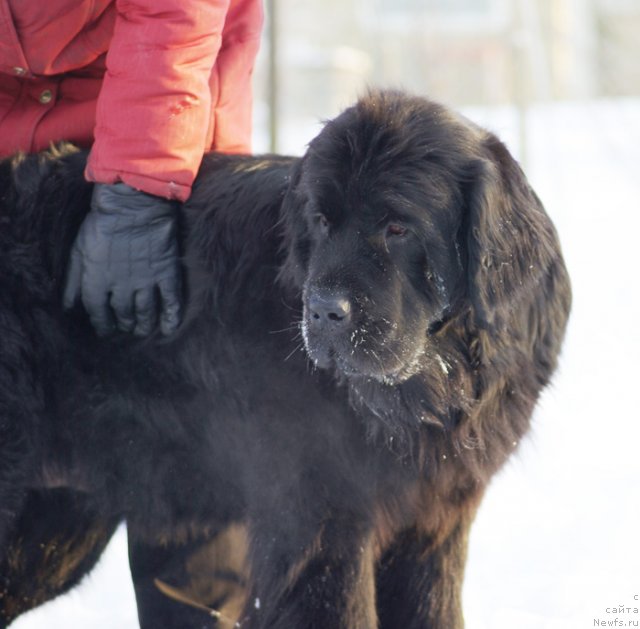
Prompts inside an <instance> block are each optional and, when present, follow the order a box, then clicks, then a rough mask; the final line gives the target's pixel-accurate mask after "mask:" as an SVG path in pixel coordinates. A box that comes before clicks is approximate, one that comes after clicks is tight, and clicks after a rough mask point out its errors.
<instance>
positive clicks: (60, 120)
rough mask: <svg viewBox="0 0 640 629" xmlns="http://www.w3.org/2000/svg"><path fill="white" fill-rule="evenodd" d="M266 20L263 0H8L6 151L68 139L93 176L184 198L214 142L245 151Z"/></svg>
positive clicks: (1, 6)
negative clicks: (85, 156) (86, 151)
mask: <svg viewBox="0 0 640 629" xmlns="http://www.w3.org/2000/svg"><path fill="white" fill-rule="evenodd" d="M261 26H262V7H261V4H260V0H47V2H25V1H24V0H0V154H4V155H7V154H10V153H12V152H14V151H16V150H24V151H38V150H40V149H43V148H46V147H47V146H48V145H49V144H50V142H52V141H57V140H69V141H72V142H75V143H78V144H80V145H84V146H92V149H91V152H90V155H89V162H88V165H87V170H86V176H87V178H88V179H89V180H91V181H99V182H102V183H113V182H115V181H123V182H125V183H127V184H129V185H130V186H133V187H135V188H139V189H141V190H144V191H145V192H148V193H151V194H155V195H158V196H164V197H168V198H176V199H180V200H184V199H186V198H187V197H188V196H189V193H190V190H191V184H192V182H193V179H194V177H195V173H196V171H197V169H198V166H199V165H200V161H201V159H202V155H203V153H204V152H205V151H206V150H208V149H210V148H215V149H216V150H219V151H225V152H247V151H248V150H249V144H250V133H251V122H250V119H251V73H252V70H253V64H254V60H255V56H256V53H257V50H258V44H259V39H260V31H261ZM107 51H108V53H107Z"/></svg>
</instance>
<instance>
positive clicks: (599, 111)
mask: <svg viewBox="0 0 640 629" xmlns="http://www.w3.org/2000/svg"><path fill="white" fill-rule="evenodd" d="M266 10H267V22H266V25H265V31H264V43H263V46H262V50H261V54H260V58H259V62H258V66H257V68H256V73H255V98H256V102H255V142H254V145H255V150H256V151H257V152H266V151H272V150H275V151H278V152H284V153H292V154H300V153H301V152H302V151H304V147H305V145H306V143H307V142H308V141H309V140H310V139H311V138H312V137H313V136H314V135H316V133H317V132H318V131H319V129H320V127H321V122H322V120H324V119H327V118H330V117H332V116H334V115H335V114H337V113H338V112H339V111H340V110H341V109H342V108H344V107H346V106H348V105H349V104H351V103H352V102H353V101H354V100H355V99H356V98H357V97H358V95H359V94H362V93H363V92H364V91H365V90H366V89H367V87H369V86H371V87H378V86H381V87H394V88H403V89H407V90H409V91H411V92H413V93H417V94H421V95H425V96H428V97H431V98H433V99H435V100H439V101H442V102H444V103H446V104H448V105H450V106H452V107H455V108H456V109H458V110H460V111H461V112H462V113H464V114H465V115H467V116H468V117H470V118H472V119H473V120H475V121H476V122H478V123H480V124H482V125H484V126H486V127H487V128H489V129H491V130H492V131H494V132H496V133H497V134H498V135H499V136H500V137H502V138H503V139H504V140H505V141H506V143H507V145H508V146H509V148H510V150H511V151H512V153H513V154H514V155H515V156H516V157H517V158H518V159H519V160H520V162H521V163H522V165H523V167H524V169H525V171H526V172H527V174H528V177H529V179H530V181H531V183H532V185H533V187H534V188H535V189H536V191H537V192H538V194H539V196H540V197H541V198H542V200H543V202H544V204H545V206H546V208H547V211H548V212H549V214H550V215H551V217H552V219H553V220H554V222H555V224H556V226H557V228H558V231H559V233H560V238H561V241H562V243H563V248H564V253H565V257H566V259H567V263H568V266H569V271H570V273H571V276H572V281H573V289H574V307H573V314H572V319H571V322H570V327H569V332H568V335H567V340H566V344H565V348H564V352H563V355H562V359H561V365H560V369H559V371H558V373H557V376H556V378H555V381H554V384H553V386H552V387H551V388H550V389H549V390H548V391H547V392H546V393H545V395H544V396H543V398H542V400H541V402H540V404H539V407H538V410H537V412H536V415H535V418H534V425H533V429H532V432H531V436H530V437H529V438H528V439H527V440H525V441H524V442H523V443H522V446H521V448H520V451H519V453H518V456H517V457H515V458H514V459H513V460H512V461H511V462H510V463H509V464H508V465H507V466H506V467H505V468H504V470H503V471H502V472H501V473H500V474H499V475H498V476H497V477H496V478H495V480H494V482H493V483H492V485H491V487H490V489H489V491H488V493H487V496H486V499H485V501H484V502H483V504H482V507H481V509H480V512H479V514H478V518H477V521H476V524H475V527H474V529H473V531H472V535H471V540H470V551H469V563H468V568H467V578H466V581H465V589H464V608H465V616H466V623H467V629H565V628H571V629H582V628H587V627H598V626H627V627H633V626H640V613H634V612H633V609H634V608H639V607H640V604H639V601H638V598H640V596H639V595H640V535H639V533H638V531H639V530H640V403H639V402H638V392H639V390H640V386H639V383H638V380H639V378H640V367H639V365H640V360H639V356H640V332H639V325H640V298H639V296H638V294H639V292H640V281H639V279H638V275H639V265H638V255H639V253H640V245H639V243H638V234H640V202H639V199H640V148H639V147H640V0H512V1H507V0H323V2H300V1H299V0H268V1H267V3H266ZM125 544H126V543H125V531H124V529H121V530H120V531H119V532H118V534H117V535H116V537H115V538H114V540H113V542H112V543H111V545H110V548H109V550H108V552H107V553H106V554H105V556H104V558H103V560H102V561H101V564H100V565H99V566H98V568H97V569H96V571H95V572H94V573H93V574H92V575H90V576H89V577H88V578H87V579H85V581H84V583H83V584H82V586H81V587H80V588H78V589H77V590H75V591H74V592H72V593H71V594H70V595H68V596H66V597H63V598H61V599H59V600H57V601H55V602H54V603H52V604H49V605H47V606H45V607H43V608H41V609H39V610H37V611H35V612H33V613H32V614H30V615H28V616H25V617H24V618H23V619H21V620H19V621H18V622H16V623H15V625H14V626H15V627H16V628H17V629H39V628H46V629H57V628H58V627H59V628H62V627H64V628H65V629H70V628H72V629H76V628H77V629H93V628H103V627H104V628H107V627H109V628H112V627H118V628H122V629H129V628H131V629H132V628H134V627H137V621H136V613H135V606H134V601H133V594H132V589H131V585H130V582H129V576H128V568H127V563H126V545H125ZM620 607H622V608H623V609H624V612H623V613H618V612H615V611H612V609H613V608H615V609H616V610H617V609H619V608H620ZM628 608H630V609H631V612H630V613H629V612H628V611H627V609H628ZM615 621H617V625H615V624H614V622H615ZM621 623H624V624H621ZM292 629H296V628H292ZM398 629H402V628H400V627H399V628H398Z"/></svg>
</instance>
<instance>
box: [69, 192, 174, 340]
mask: <svg viewBox="0 0 640 629" xmlns="http://www.w3.org/2000/svg"><path fill="white" fill-rule="evenodd" d="M176 219H177V208H176V203H175V202H174V201H169V200H167V199H163V198H160V197H156V196H153V195H150V194H146V193H145V192H141V191H140V190H135V189H134V188H131V187H130V186H128V185H127V184H124V183H114V184H95V186H94V189H93V196H92V198H91V211H90V212H89V213H88V214H87V216H86V217H85V219H84V221H83V223H82V225H81V226H80V230H79V231H78V235H77V236H76V240H75V242H74V245H73V249H72V251H71V258H70V261H69V268H68V271H67V280H66V286H65V291H64V298H63V301H64V306H65V308H71V307H72V306H73V305H74V303H75V302H76V301H77V300H78V299H79V298H80V299H81V300H82V303H83V304H84V307H85V309H86V310H87V312H88V314H89V317H90V319H91V322H92V323H93V327H94V328H95V330H96V332H97V333H98V335H100V336H104V335H106V334H108V333H110V332H113V331H114V330H115V328H116V327H117V328H118V329H120V330H122V331H125V332H133V333H134V334H135V335H137V336H146V335H148V334H150V333H151V332H152V330H153V329H154V328H155V326H156V324H157V321H158V315H159V320H160V330H161V332H162V333H163V334H170V333H171V332H173V331H174V330H175V329H176V328H177V327H178V324H179V323H180V317H181V308H182V298H181V276H180V264H179V260H178V243H177V240H176Z"/></svg>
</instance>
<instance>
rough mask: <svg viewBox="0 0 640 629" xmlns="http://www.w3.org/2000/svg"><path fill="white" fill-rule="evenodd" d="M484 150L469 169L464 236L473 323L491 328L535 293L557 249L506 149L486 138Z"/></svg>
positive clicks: (549, 226)
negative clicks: (480, 157)
mask: <svg viewBox="0 0 640 629" xmlns="http://www.w3.org/2000/svg"><path fill="white" fill-rule="evenodd" d="M484 149H485V155H486V158H483V159H479V160H476V161H475V162H474V163H473V165H472V173H471V183H470V185H469V187H468V189H467V199H466V216H465V217H464V219H463V231H466V235H465V236H464V238H465V240H466V249H467V265H468V270H467V274H468V292H469V299H470V301H471V305H472V307H473V311H474V315H475V319H476V323H477V324H478V325H479V326H480V327H481V328H485V329H495V328H496V327H497V326H508V325H509V321H510V319H511V315H510V313H512V312H516V311H518V304H519V303H520V302H521V300H523V299H525V298H527V299H530V298H531V297H532V293H537V291H538V286H539V285H540V283H541V280H542V278H543V277H544V275H545V274H546V272H547V270H548V268H549V265H550V264H551V263H552V261H553V260H554V259H555V258H556V257H557V253H556V251H557V248H556V236H555V231H554V228H553V226H552V224H551V222H550V220H549V218H548V216H547V215H546V213H545V211H544V209H543V207H542V204H541V203H540V200H539V199H538V197H537V196H536V194H535V193H534V191H533V190H532V189H531V187H530V185H529V183H528V182H527V180H526V178H525V175H524V173H523V172H522V170H521V169H520V167H519V165H518V164H517V162H516V161H515V160H514V159H513V157H512V156H511V155H510V153H509V151H508V150H507V148H506V147H505V146H504V145H503V144H502V143H501V142H500V141H499V140H498V139H497V138H496V137H495V136H493V135H490V134H489V135H488V136H487V139H486V140H485V144H484Z"/></svg>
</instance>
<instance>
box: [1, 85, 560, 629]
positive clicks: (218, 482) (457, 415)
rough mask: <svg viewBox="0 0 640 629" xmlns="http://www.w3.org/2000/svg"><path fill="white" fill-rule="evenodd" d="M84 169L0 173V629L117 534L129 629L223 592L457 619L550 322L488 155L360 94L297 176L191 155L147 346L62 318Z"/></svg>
mask: <svg viewBox="0 0 640 629" xmlns="http://www.w3.org/2000/svg"><path fill="white" fill-rule="evenodd" d="M84 161H85V155H84V154H83V153H81V152H74V151H73V150H71V149H69V148H64V149H62V150H59V151H51V152H48V153H43V154H40V155H36V156H30V157H17V158H15V159H13V160H7V161H4V162H2V163H1V164H0V195H1V200H0V339H1V343H0V626H1V625H3V624H4V623H7V622H9V621H11V620H12V619H13V618H15V617H16V616H17V615H19V614H20V613H22V612H23V611H25V610H26V609H28V608H30V607H32V606H34V605H37V604H39V603H41V602H42V601H44V600H46V599H47V598H50V597H52V596H55V595H56V594H58V593H60V592H62V591H65V590H67V589H68V588H69V587H71V586H72V585H73V584H74V583H75V582H76V581H77V580H78V578H79V577H80V576H81V575H82V574H83V573H84V572H86V571H87V570H89V569H90V567H91V565H92V564H93V562H94V561H95V560H96V558H97V557H98V555H99V553H100V552H101V550H102V548H103V547H104V544H105V543H106V541H107V540H108V538H109V536H110V535H111V533H112V531H113V528H114V526H115V525H116V523H117V522H118V521H119V519H121V518H124V519H126V521H127V524H128V530H129V536H130V555H131V563H132V573H133V575H134V581H135V585H136V590H137V594H138V602H139V615H140V620H141V625H142V626H143V627H154V628H157V627H191V626H193V627H201V626H205V625H206V624H207V623H208V622H209V623H211V626H223V627H224V626H232V623H231V624H229V620H228V617H229V616H230V615H232V614H231V613H230V612H226V611H225V612H224V613H223V616H222V617H221V618H218V620H216V619H215V618H214V617H213V616H212V615H206V613H205V612H206V608H205V607H204V606H209V607H217V608H218V611H219V610H220V608H222V607H224V609H225V610H226V609H228V603H229V601H228V600H227V599H228V598H229V596H228V592H229V591H230V590H231V589H233V590H234V596H235V598H236V599H237V600H236V603H235V605H236V607H235V609H236V610H239V611H238V612H237V619H238V621H239V623H240V626H242V627H250V628H252V629H254V628H267V627H269V628H271V629H293V628H296V629H303V628H304V629H311V628H317V629H333V628H335V629H338V628H344V629H347V628H348V629H373V628H375V627H380V628H381V629H400V628H402V629H412V628H413V629H418V628H420V629H427V628H429V629H436V628H437V629H458V628H460V627H462V625H463V620H462V612H461V595H460V588H461V582H462V576H463V570H464V563H465V552H466V542H467V535H468V530H469V526H470V524H471V522H472V519H473V516H474V513H475V511H476V508H477V506H478V504H479V501H480V499H481V497H482V494H483V492H484V489H485V487H486V486H487V483H488V481H489V479H490V477H491V476H492V474H493V473H494V472H495V471H496V470H497V469H498V468H499V467H500V466H501V465H502V464H503V463H504V461H505V460H506V459H507V457H508V456H509V455H510V454H511V453H512V452H513V451H514V450H515V449H516V447H517V445H518V442H519V441H520V439H521V437H522V436H523V434H524V433H525V432H526V431H527V428H528V426H529V421H530V417H531V413H532V411H533V408H534V405H535V402H536V399H537V398H538V395H539V393H540V391H541V389H542V388H543V387H544V386H545V385H546V384H547V383H548V382H549V379H550V376H551V374H552V372H553V370H554V368H555V366H556V360H557V356H558V353H559V350H560V345H561V341H562V337H563V334H564V329H565V325H566V321H567V316H568V312H569V306H570V288H569V282H568V278H567V273H566V270H565V266H564V264H563V261H562V257H561V253H560V249H559V245H558V241H557V238H556V235H555V231H554V229H553V227H552V225H551V222H550V220H549V218H548V217H547V215H546V214H545V212H544V210H543V208H542V206H541V204H540V202H539V200H538V198H537V197H536V195H535V194H534V193H533V191H532V190H531V188H530V187H529V185H528V183H527V181H526V179H525V177H524V175H523V173H522V172H521V170H520V168H519V167H518V165H517V164H516V163H515V161H514V160H513V159H512V158H511V156H510V155H509V153H508V151H507V150H506V148H505V147H504V146H503V145H502V144H501V143H500V142H499V141H498V140H497V139H496V138H495V137H494V136H493V135H492V134H490V133H488V132H486V131H484V130H482V129H479V128H477V127H475V126H474V125H472V124H471V123H469V122H468V121H466V120H465V119H463V118H460V117H457V116H456V115H454V114H452V113H451V112H450V111H448V110H447V109H445V108H443V107H441V106H439V105H437V104H434V103H432V102H429V101H427V100H424V99H420V98H412V97H409V96H406V95H403V94H399V93H393V92H380V93H378V92H375V93H371V94H369V95H368V96H367V97H365V98H363V99H362V100H361V101H360V102H359V103H357V104H356V105H355V106H354V107H351V108H350V109H348V110H346V111H345V112H344V113H343V114H341V115H340V116H338V117H337V118H336V119H335V120H333V121H331V122H329V123H328V124H327V125H326V126H325V128H324V129H323V131H322V132H321V133H320V135H319V136H318V137H317V138H316V139H315V140H313V141H312V142H311V144H310V147H309V150H308V151H307V153H306V155H305V156H304V157H303V158H301V159H294V158H284V157H274V156H266V157H238V156H235V157H233V156H221V155H210V156H207V157H206V158H205V160H204V163H203V165H202V168H201V171H200V174H199V176H198V179H197V181H196V184H195V187H194V190H193V195H192V197H191V199H190V200H189V202H188V203H187V204H186V205H185V207H184V212H183V225H182V234H183V239H182V244H183V250H184V261H185V268H186V272H187V286H188V292H189V294H188V304H189V306H188V312H187V316H186V319H185V321H184V323H183V325H182V326H181V329H180V330H179V332H178V333H177V334H176V335H174V336H172V337H171V338H169V339H164V338H161V337H159V336H157V337H153V338H150V339H147V340H132V339H131V338H129V337H128V336H125V335H123V336H122V337H116V338H112V339H108V340H99V339H98V338H96V337H95V335H94V334H93V331H92V329H91V327H90V325H89V324H88V322H87V320H86V318H85V316H84V314H83V313H82V311H81V310H80V309H78V311H76V312H73V313H71V314H65V313H63V311H62V310H61V306H60V301H61V300H60V293H61V285H62V282H63V278H64V273H65V264H66V260H67V256H68V252H69V249H70V246H71V242H72V240H73V237H74V234H75V233H76V231H77V228H78V226H79V223H80V222H81V220H82V217H83V215H84V213H85V212H86V209H87V208H88V206H89V198H90V194H91V189H90V185H89V184H87V183H85V182H84V181H83V177H82V172H83V167H84ZM231 529H233V530H234V531H235V532H234V534H229V531H230V530H231ZM240 530H242V531H244V533H238V531H240ZM242 539H246V540H247V547H248V550H247V558H246V561H244V560H243V559H241V560H238V559H237V556H238V554H239V553H241V547H242V546H243V542H242ZM232 551H233V552H232ZM232 555H233V557H232ZM203 565H204V566H205V567H204V568H203V567H202V566H203ZM194 575H196V576H197V578H196V577H194ZM216 579H217V580H218V582H217V583H218V585H219V580H220V579H223V580H224V579H227V580H228V582H229V583H230V584H232V586H231V585H230V586H229V588H227V590H224V588H222V589H220V588H219V587H218V585H216V587H213V583H214V581H216ZM196 581H197V582H198V583H196ZM216 588H217V592H218V593H217V594H215V593H214V592H213V590H215V589H216ZM161 590H162V592H161ZM223 590H224V592H226V594H225V593H224V592H223ZM204 591H207V592H208V593H206V594H203V592H204ZM220 592H222V594H221V593H220ZM238 592H239V593H240V594H238ZM167 594H168V596H166V595H167ZM238 597H239V599H238ZM178 599H179V600H181V601H182V602H176V600H178ZM238 600H239V601H240V602H239V603H238ZM185 602H186V604H183V603H185ZM225 606H226V607H225ZM203 610H204V611H203ZM207 619H209V620H207ZM216 623H217V624H216Z"/></svg>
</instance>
